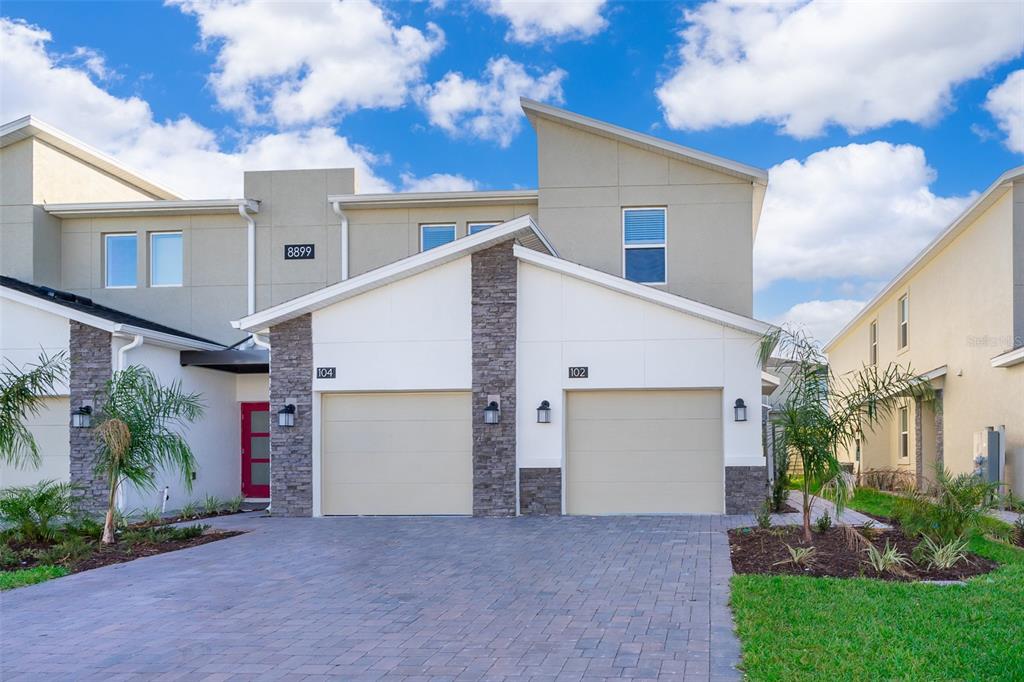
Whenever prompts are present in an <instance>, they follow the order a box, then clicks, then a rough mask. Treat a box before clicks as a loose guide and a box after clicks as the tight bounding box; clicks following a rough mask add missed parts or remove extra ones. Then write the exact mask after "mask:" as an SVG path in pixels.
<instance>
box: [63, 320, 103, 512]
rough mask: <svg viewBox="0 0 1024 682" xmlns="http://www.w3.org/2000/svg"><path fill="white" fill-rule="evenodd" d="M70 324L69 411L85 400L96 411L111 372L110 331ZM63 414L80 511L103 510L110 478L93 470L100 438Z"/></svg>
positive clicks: (82, 403)
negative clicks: (76, 426) (68, 434)
mask: <svg viewBox="0 0 1024 682" xmlns="http://www.w3.org/2000/svg"><path fill="white" fill-rule="evenodd" d="M69 324H70V335H69V341H68V350H69V356H70V363H71V366H70V373H69V377H68V388H69V389H70V400H69V402H70V407H71V412H74V411H75V410H77V409H78V408H79V407H82V406H83V405H85V404H87V403H88V404H91V405H92V407H93V410H94V411H95V410H96V409H97V408H98V407H99V405H97V400H98V398H99V396H100V394H101V393H102V391H103V387H104V386H105V385H106V383H107V381H109V380H110V377H111V375H112V374H113V359H112V349H111V337H110V333H109V332H105V331H103V330H102V329H96V328H95V327H90V326H89V325H86V324H82V323H80V322H76V321H74V320H70V321H69ZM66 417H67V420H68V424H69V428H68V430H69V431H70V446H71V449H70V474H71V482H72V483H74V484H76V485H78V486H81V489H80V491H79V496H80V500H81V505H82V511H84V512H87V513H90V514H92V513H100V512H103V511H104V510H106V508H107V495H108V486H109V482H108V481H106V480H105V479H104V478H103V477H102V476H100V477H97V476H95V475H94V474H93V467H94V466H95V464H96V456H97V454H98V453H99V450H100V440H99V438H98V437H97V436H96V432H95V430H94V429H91V428H89V429H75V428H70V424H71V415H70V414H68V415H66ZM94 417H95V415H94Z"/></svg>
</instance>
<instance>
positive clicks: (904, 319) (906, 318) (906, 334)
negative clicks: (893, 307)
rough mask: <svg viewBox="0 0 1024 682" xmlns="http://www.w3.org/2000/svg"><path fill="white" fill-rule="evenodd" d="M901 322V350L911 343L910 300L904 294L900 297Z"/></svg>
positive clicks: (899, 312) (899, 311)
mask: <svg viewBox="0 0 1024 682" xmlns="http://www.w3.org/2000/svg"><path fill="white" fill-rule="evenodd" d="M897 312H898V314H899V322H900V338H899V342H900V348H906V347H907V344H908V343H910V299H908V298H907V295H906V294H904V295H903V296H901V297H900V302H899V309H898V311H897Z"/></svg>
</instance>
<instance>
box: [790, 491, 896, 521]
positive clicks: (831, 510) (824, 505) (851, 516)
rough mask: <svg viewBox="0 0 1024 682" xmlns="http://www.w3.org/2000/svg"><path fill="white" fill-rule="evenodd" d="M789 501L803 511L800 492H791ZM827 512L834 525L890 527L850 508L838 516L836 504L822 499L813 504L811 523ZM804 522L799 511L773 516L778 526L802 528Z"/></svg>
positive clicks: (802, 497) (802, 495)
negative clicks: (868, 524)
mask: <svg viewBox="0 0 1024 682" xmlns="http://www.w3.org/2000/svg"><path fill="white" fill-rule="evenodd" d="M787 500H788V502H789V506H791V507H793V508H794V509H797V510H800V509H803V500H804V494H803V493H802V492H800V491H799V490H790V491H789V496H788V497H787ZM825 512H828V515H829V516H830V517H832V522H833V523H844V524H847V525H851V526H863V525H864V524H865V523H868V522H871V523H873V524H874V525H875V527H876V528H888V527H889V526H888V525H887V524H885V523H882V522H880V521H876V520H875V519H873V518H871V517H870V516H867V515H865V514H861V513H860V512H859V511H855V510H853V509H849V508H847V509H844V510H843V513H842V514H840V515H837V514H836V506H835V505H834V504H832V503H831V502H830V501H828V500H826V499H824V498H821V497H817V498H815V499H814V502H812V503H811V522H812V523H813V522H815V521H817V520H818V519H819V518H820V517H821V515H822V514H824V513H825ZM803 522H804V519H803V515H802V514H801V513H800V512H799V511H797V512H796V513H795V514H792V513H790V514H772V523H774V524H775V525H776V526H787V525H795V526H800V525H803Z"/></svg>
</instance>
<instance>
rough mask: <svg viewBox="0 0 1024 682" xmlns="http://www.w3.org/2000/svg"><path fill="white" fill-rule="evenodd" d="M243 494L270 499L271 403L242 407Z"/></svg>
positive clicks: (248, 404)
mask: <svg viewBox="0 0 1024 682" xmlns="http://www.w3.org/2000/svg"><path fill="white" fill-rule="evenodd" d="M242 494H243V495H245V496H246V497H249V498H257V499H269V498H270V403H242Z"/></svg>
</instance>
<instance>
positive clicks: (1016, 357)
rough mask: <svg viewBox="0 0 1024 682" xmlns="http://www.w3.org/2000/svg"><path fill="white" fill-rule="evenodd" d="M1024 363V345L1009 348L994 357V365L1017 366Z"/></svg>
mask: <svg viewBox="0 0 1024 682" xmlns="http://www.w3.org/2000/svg"><path fill="white" fill-rule="evenodd" d="M1018 365H1024V346H1021V347H1020V348H1014V349H1013V350H1008V351H1006V352H1005V353H1001V354H999V355H997V356H995V357H994V358H992V366H993V367H1016V366H1018Z"/></svg>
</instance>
